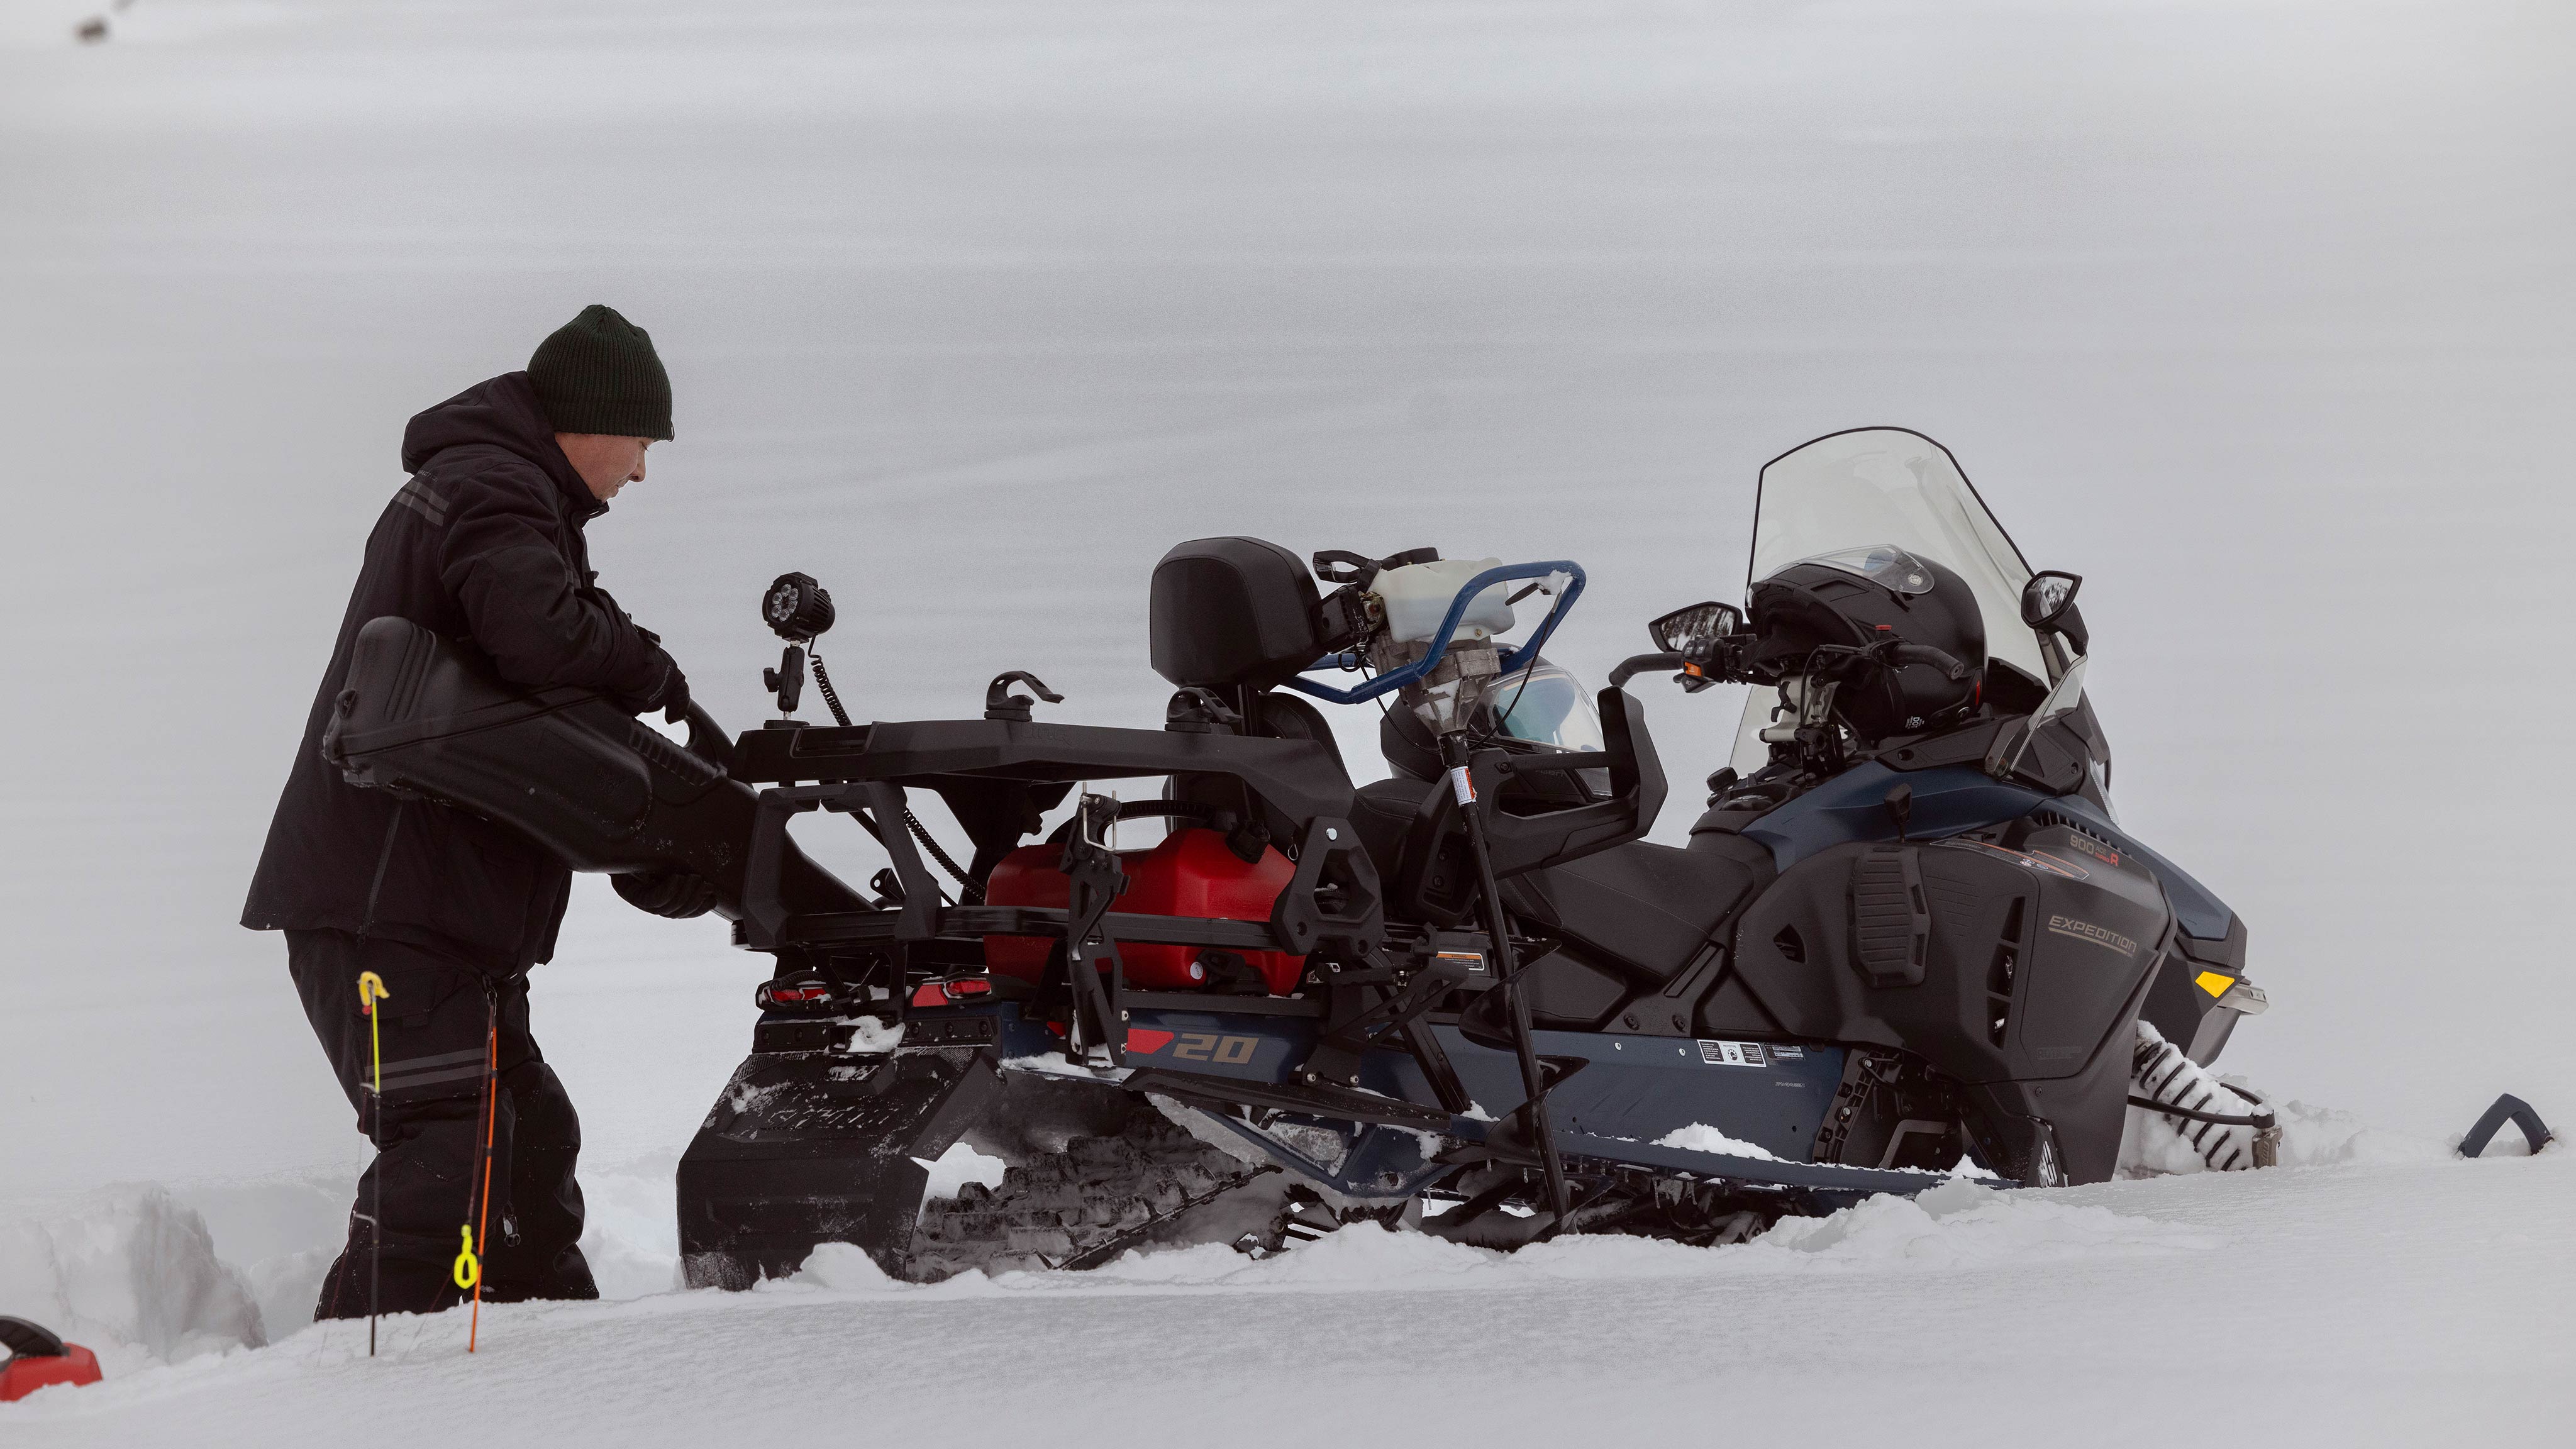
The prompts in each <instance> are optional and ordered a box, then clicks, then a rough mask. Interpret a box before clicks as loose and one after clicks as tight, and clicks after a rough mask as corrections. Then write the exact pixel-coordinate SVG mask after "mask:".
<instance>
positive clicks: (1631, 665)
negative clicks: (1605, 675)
mask: <svg viewBox="0 0 2576 1449" xmlns="http://www.w3.org/2000/svg"><path fill="white" fill-rule="evenodd" d="M1688 662H1689V661H1687V660H1685V659H1683V658H1682V656H1680V655H1678V654H1632V655H1630V656H1628V657H1627V658H1625V659H1622V660H1620V661H1619V667H1618V668H1616V669H1613V670H1611V671H1610V687H1611V688H1612V689H1619V688H1622V687H1624V686H1625V685H1626V684H1627V683H1628V681H1629V680H1631V679H1634V678H1636V677H1637V676H1638V675H1640V674H1643V673H1645V672H1646V671H1647V670H1649V669H1679V668H1681V667H1682V665H1684V664H1686V663H1688Z"/></svg>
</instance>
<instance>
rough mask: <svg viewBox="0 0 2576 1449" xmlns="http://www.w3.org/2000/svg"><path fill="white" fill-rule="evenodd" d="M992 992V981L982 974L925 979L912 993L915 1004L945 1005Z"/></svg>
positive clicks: (988, 994)
mask: <svg viewBox="0 0 2576 1449" xmlns="http://www.w3.org/2000/svg"><path fill="white" fill-rule="evenodd" d="M992 994H993V982H992V979H991V978H990V977H984V976H957V977H952V978H950V979H949V980H946V981H925V982H923V983H921V986H920V987H919V989H917V990H915V991H914V992H913V993H912V1004H913V1005H915V1006H947V1005H950V1004H952V1003H955V1002H959V1001H965V1000H967V999H969V998H971V997H977V996H990V995H992Z"/></svg>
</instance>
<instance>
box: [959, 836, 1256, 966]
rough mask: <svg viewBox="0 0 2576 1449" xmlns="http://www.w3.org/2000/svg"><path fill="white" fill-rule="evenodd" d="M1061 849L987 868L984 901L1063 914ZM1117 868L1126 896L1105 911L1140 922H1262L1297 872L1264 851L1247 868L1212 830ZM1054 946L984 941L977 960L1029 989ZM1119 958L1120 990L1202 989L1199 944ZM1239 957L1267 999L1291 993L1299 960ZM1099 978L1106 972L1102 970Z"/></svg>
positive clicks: (1037, 849) (1123, 952)
mask: <svg viewBox="0 0 2576 1449" xmlns="http://www.w3.org/2000/svg"><path fill="white" fill-rule="evenodd" d="M1063 862H1064V847H1063V846H1062V845H1031V846H1024V847H1022V848H1021V849H1018V850H1015V851H1012V852H1011V853H1010V854H1009V855H1006V856H1004V857H1002V859H1001V862H1000V863H999V864H997V865H995V866H994V867H993V874H992V878H991V879H989V880H987V881H986V882H985V883H984V899H985V901H986V902H987V903H988V904H991V905H996V906H1046V907H1052V908H1054V909H1057V910H1062V909H1063V908H1064V907H1065V904H1066V902H1067V901H1068V900H1070V899H1071V897H1072V894H1073V888H1072V885H1071V883H1070V882H1068V881H1067V880H1066V879H1065V876H1064V870H1063ZM1118 868H1119V869H1120V870H1122V871H1124V872H1126V874H1127V893H1126V894H1125V895H1122V896H1120V897H1119V898H1118V903H1117V904H1116V905H1115V906H1113V907H1111V909H1112V910H1117V911H1124V912H1130V913H1133V914H1136V915H1145V916H1204V917H1210V918H1213V919H1216V920H1224V921H1266V920H1269V919H1270V906H1271V903H1272V902H1274V901H1276V900H1278V899H1279V893H1280V892H1281V891H1283V890H1285V889H1287V888H1288V882H1289V881H1291V880H1293V879H1295V877H1296V874H1297V867H1296V866H1295V865H1293V864H1291V863H1290V862H1289V859H1288V857H1286V856H1284V855H1281V854H1280V853H1279V852H1278V851H1276V850H1273V849H1271V848H1270V847H1268V846H1266V845H1265V846H1263V847H1262V849H1261V859H1259V860H1257V861H1250V862H1246V861H1245V860H1244V859H1243V857H1241V856H1239V855H1236V854H1235V853H1234V851H1233V850H1232V849H1231V848H1229V847H1228V846H1227V845H1226V843H1225V836H1224V835H1222V834H1220V833H1219V832H1217V831H1214V830H1207V829H1201V828H1191V829H1186V830H1176V831H1173V832H1172V833H1171V834H1170V835H1167V836H1165V837H1163V842H1162V844H1160V845H1157V846H1155V847H1154V848H1153V849H1151V850H1122V851H1120V852H1118ZM1054 946H1055V942H1054V940H1053V939H1052V938H1049V937H1046V936H986V937H985V938H984V961H985V964H987V965H988V966H990V967H991V968H992V970H993V972H994V974H996V975H1000V976H1016V977H1018V978H1020V979H1021V980H1023V981H1035V980H1037V979H1038V976H1039V974H1040V973H1041V972H1043V971H1044V970H1045V969H1046V961H1047V955H1048V953H1049V952H1050V951H1051V950H1052V949H1053V948H1054ZM1118 954H1119V957H1120V959H1121V960H1123V961H1124V962H1125V963H1126V967H1127V984H1128V985H1130V986H1133V987H1136V988H1138V989H1140V990H1145V991H1189V990H1194V989H1197V988H1199V987H1203V986H1205V985H1207V984H1208V970H1207V965H1206V963H1205V962H1204V961H1203V960H1202V957H1203V956H1204V954H1205V953H1204V951H1203V950H1202V948H1200V947H1197V946H1157V945H1130V944H1127V943H1124V942H1122V943H1120V945H1119V947H1118ZM1243 959H1244V960H1245V961H1247V962H1249V963H1251V965H1252V968H1253V969H1254V970H1255V971H1258V972H1260V973H1261V979H1262V981H1263V982H1264V983H1265V984H1266V985H1268V986H1269V988H1270V994H1271V995H1273V996H1285V995H1287V994H1288V993H1289V992H1291V991H1293V990H1295V989H1296V987H1297V978H1298V977H1299V976H1300V975H1301V974H1303V973H1304V971H1305V969H1306V958H1305V957H1303V956H1291V955H1289V954H1288V953H1286V952H1284V951H1246V952H1244V953H1243ZM1102 969H1103V970H1106V969H1107V966H1106V964H1105V963H1104V964H1103V967H1102Z"/></svg>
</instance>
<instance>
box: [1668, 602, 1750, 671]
mask: <svg viewBox="0 0 2576 1449" xmlns="http://www.w3.org/2000/svg"><path fill="white" fill-rule="evenodd" d="M1646 632H1647V633H1649V634H1652V635H1653V636H1654V637H1655V647H1656V648H1658V649H1661V650H1663V651H1664V652H1665V653H1667V654H1678V655H1680V656H1682V657H1683V658H1684V659H1689V660H1694V661H1706V660H1707V659H1708V658H1710V657H1711V656H1712V655H1714V654H1715V653H1716V652H1717V645H1718V641H1719V640H1721V639H1724V638H1725V637H1726V636H1727V635H1729V634H1741V633H1743V632H1744V611H1743V610H1741V609H1738V608H1737V607H1735V606H1734V605H1733V604H1719V603H1707V604H1693V605H1691V606H1690V607H1689V608H1687V609H1675V610H1673V611H1672V612H1671V613H1669V614H1666V615H1665V616H1664V617H1662V618H1660V619H1657V620H1656V621H1655V622H1653V623H1651V624H1648V625H1647V626H1646Z"/></svg>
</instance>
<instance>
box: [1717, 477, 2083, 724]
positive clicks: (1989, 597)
mask: <svg viewBox="0 0 2576 1449" xmlns="http://www.w3.org/2000/svg"><path fill="white" fill-rule="evenodd" d="M1754 509H1755V513H1754V523H1753V560H1752V566H1751V568H1750V569H1749V570H1748V571H1747V572H1746V575H1745V587H1746V589H1747V591H1748V592H1749V591H1750V589H1751V587H1752V585H1753V582H1754V581H1755V580H1757V579H1765V578H1769V577H1770V576H1771V575H1772V574H1774V573H1777V572H1779V571H1780V570H1781V569H1783V568H1786V567H1787V566H1789V565H1790V564H1793V563H1797V562H1798V561H1800V560H1802V559H1816V558H1823V559H1825V560H1826V561H1829V562H1834V563H1835V564H1836V565H1837V566H1838V567H1844V568H1850V569H1853V571H1855V572H1862V571H1865V570H1866V569H1867V568H1869V567H1879V568H1886V567H1891V566H1895V567H1901V565H1899V564H1897V563H1896V560H1898V559H1902V558H1904V557H1905V556H1907V555H1913V556H1918V557H1921V558H1927V559H1931V560H1933V561H1934V562H1936V563H1941V564H1946V565H1948V566H1949V567H1950V568H1951V569H1952V570H1953V571H1955V572H1957V573H1958V574H1959V575H1960V576H1961V577H1962V578H1964V579H1966V580H1967V581H1968V585H1969V587H1970V588H1971V589H1973V590H1975V592H1976V596H1977V606H1978V609H1979V611H1980V612H1981V613H1982V614H1983V615H1984V616H1985V625H1986V652H1987V653H1988V654H1989V655H1990V656H1992V657H1993V658H1995V659H1998V660H2001V661H2002V662H2004V663H2006V664H2009V665H2012V666H2013V667H2014V668H2016V669H2019V670H2021V671H2022V672H2023V673H2025V674H2027V675H2029V676H2030V677H2031V678H2032V679H2033V680H2035V681H2037V682H2038V683H2040V684H2043V685H2045V684H2049V683H2051V682H2052V681H2051V679H2050V673H2049V668H2048V664H2047V662H2046V659H2045V657H2044V656H2043V655H2042V654H2041V652H2040V647H2039V636H2038V635H2037V634H2035V633H2033V632H2032V631H2031V630H2030V628H2029V627H2028V626H2026V625H2024V624H2023V623H2022V622H2021V591H2022V586H2023V585H2024V584H2026V583H2028V582H2030V575H2031V568H2030V565H2029V564H2027V563H2025V562H2023V561H2022V556H2021V550H2019V549H2017V548H2015V547H2014V546H2013V541H2012V539H2011V538H2010V537H2009V536H2008V535H2006V534H2005V532H2004V530H2003V526H2002V525H2001V524H1999V523H1997V522H1995V517H1994V515H1993V514H1992V513H1989V512H1988V511H1986V505H1985V501H1984V500H1983V499H1981V498H1979V497H1978V496H1977V490H1976V489H1975V488H1973V487H1971V486H1970V485H1969V483H1968V479H1967V475H1965V474H1963V473H1961V472H1960V471H1959V464H1958V460H1957V459H1955V458H1952V457H1951V456H1950V451H1949V449H1947V448H1944V447H1942V446H1941V445H1940V444H1939V443H1936V442H1933V441H1932V440H1931V439H1930V438H1927V437H1924V436H1923V435H1922V434H1920V433H1913V432H1907V431H1906V430H1904V429H1902V428H1863V429H1860V430H1857V431H1854V432H1848V433H1835V434H1833V435H1831V436H1829V437H1823V438H1818V439H1817V440H1815V441H1814V442H1812V443H1809V444H1807V445H1806V446H1805V447H1802V448H1798V449H1796V450H1794V451H1792V452H1788V453H1784V454H1782V455H1781V456H1779V457H1777V458H1774V459H1772V460H1771V462H1770V463H1769V464H1768V465H1767V466H1765V467H1764V468H1763V470H1762V481H1761V486H1760V491H1759V493H1758V494H1757V495H1756V500H1755V504H1754ZM1881 554H1886V555H1892V557H1889V558H1884V559H1882V558H1878V557H1876V556H1877V555H1881ZM1776 703H1778V701H1777V699H1776V698H1775V697H1774V692H1773V691H1771V690H1768V689H1757V690H1755V691H1753V697H1752V698H1751V699H1749V700H1747V701H1746V702H1745V710H1744V723H1743V726H1742V728H1741V729H1740V730H1739V732H1738V733H1737V736H1736V748H1735V768H1736V769H1737V770H1739V771H1743V772H1745V773H1750V772H1751V771H1753V770H1754V769H1757V768H1759V767H1760V766H1761V765H1762V764H1763V763H1764V762H1765V761H1766V760H1768V759H1769V758H1770V753H1769V750H1768V749H1767V748H1766V747H1765V746H1764V745H1763V744H1762V742H1761V741H1760V740H1759V739H1757V738H1755V734H1756V732H1757V731H1758V730H1760V729H1761V728H1762V727H1763V726H1765V725H1768V724H1769V723H1771V708H1772V706H1773V705H1774V704H1776Z"/></svg>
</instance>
